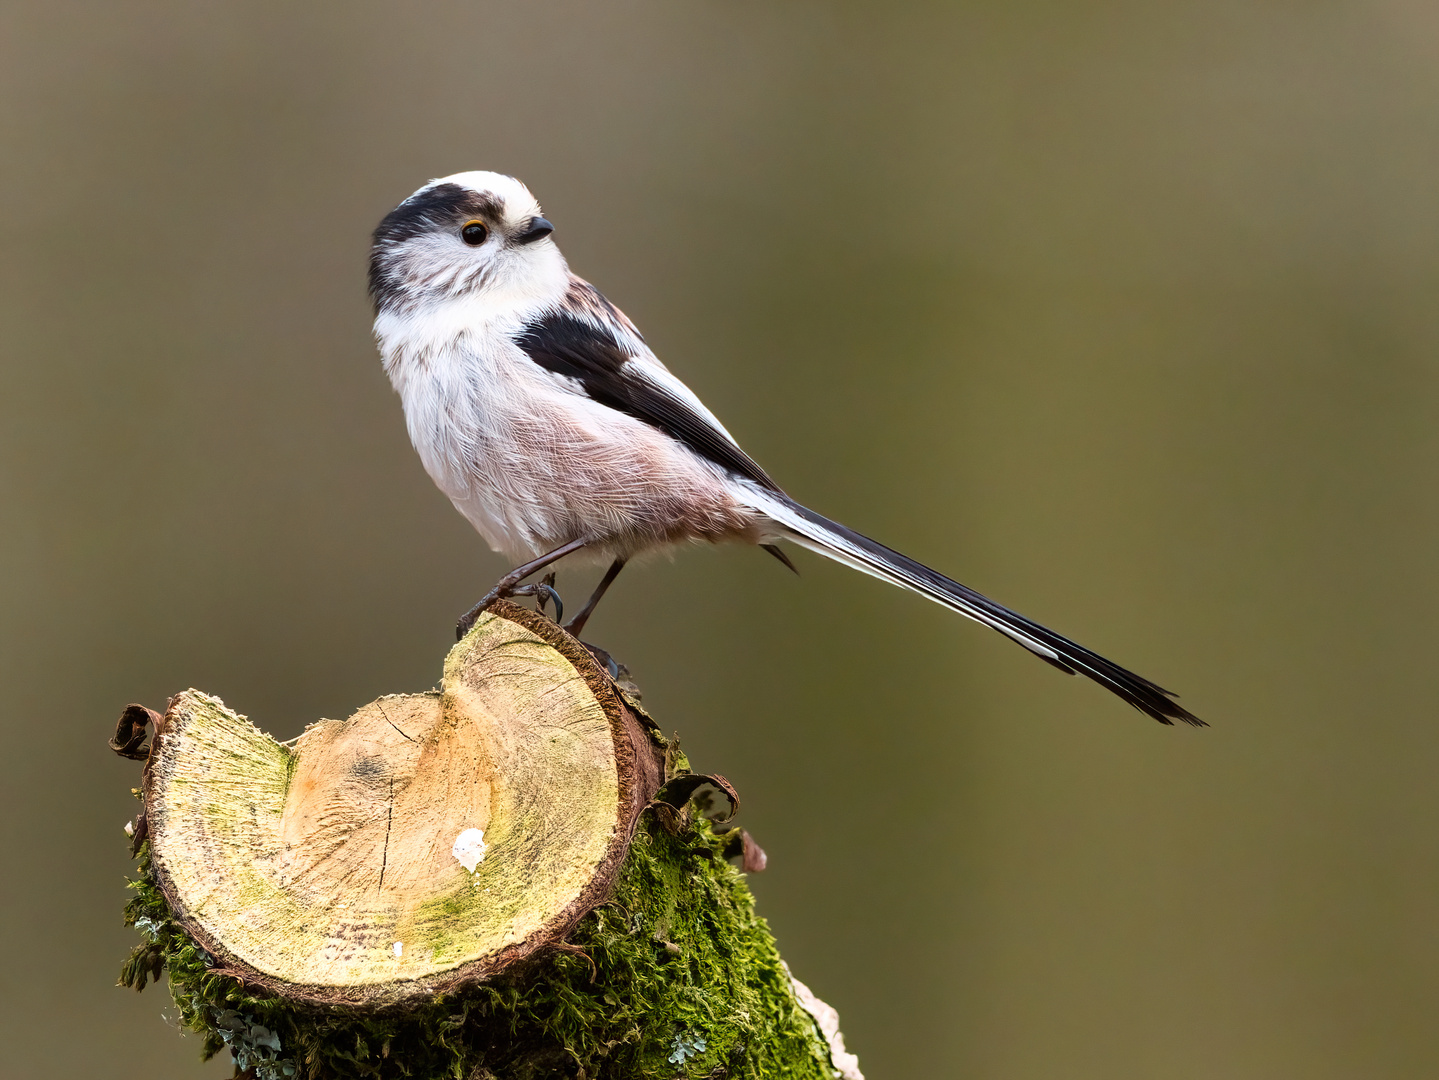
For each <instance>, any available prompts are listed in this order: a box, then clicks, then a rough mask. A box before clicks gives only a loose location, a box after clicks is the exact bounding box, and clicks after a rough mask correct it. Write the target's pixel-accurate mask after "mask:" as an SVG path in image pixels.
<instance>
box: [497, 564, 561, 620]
mask: <svg viewBox="0 0 1439 1080" xmlns="http://www.w3.org/2000/svg"><path fill="white" fill-rule="evenodd" d="M554 578H555V575H554V574H551V575H549V577H547V578H546V579H545V580H544V581H537V582H535V583H534V584H533V585H521V586H520V587H519V588H517V589H515V590H514V591H513V592H511V593H510V595H511V596H535V597H538V598H539V609H540V611H541V612H543V611H544V610H545V603H546V602H547V601H549V602H552V603H553V604H554V605H555V617H554V620H553V621H554V622H555V623H557V624H558V623H559V621H560V620H561V619H563V618H564V617H565V603H564V601H563V600H561V599H560V594H559V593H558V592H556V591H555V586H554Z"/></svg>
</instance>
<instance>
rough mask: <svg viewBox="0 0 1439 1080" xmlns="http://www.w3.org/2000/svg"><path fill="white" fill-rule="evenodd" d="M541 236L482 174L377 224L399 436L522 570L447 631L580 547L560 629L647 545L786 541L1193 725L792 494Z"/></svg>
mask: <svg viewBox="0 0 1439 1080" xmlns="http://www.w3.org/2000/svg"><path fill="white" fill-rule="evenodd" d="M553 231H554V229H553V226H552V225H551V224H550V223H549V222H548V221H546V220H545V218H544V216H543V215H542V214H541V212H540V206H539V203H537V202H536V201H535V198H534V196H533V195H531V194H530V192H529V190H528V189H527V188H526V187H525V186H524V185H523V184H521V183H520V182H519V181H518V180H515V179H513V178H512V177H509V176H502V175H500V174H498V173H492V172H466V173H457V174H456V175H454V176H449V177H445V178H444V179H442V180H435V181H432V182H431V183H429V184H426V185H425V186H424V187H422V188H421V189H420V190H419V191H417V192H415V194H413V195H411V196H410V197H409V198H408V199H406V200H405V201H404V202H402V203H401V204H400V205H399V206H397V207H396V208H395V209H394V210H393V211H391V212H390V213H389V214H388V215H387V216H386V217H385V219H384V220H383V221H382V222H380V225H379V227H378V228H377V229H376V230H375V237H374V246H373V248H372V249H371V254H370V294H371V296H372V297H373V299H374V302H375V312H376V315H375V337H376V338H377V340H378V341H379V346H380V353H381V355H382V357H383V359H384V366H385V371H386V372H387V373H388V374H389V377H390V381H391V382H392V383H393V384H394V387H395V389H396V391H398V392H399V395H400V399H401V400H402V401H403V402H404V409H405V423H406V425H407V426H408V428H409V432H410V439H411V440H412V441H413V442H414V444H415V449H416V450H418V451H419V453H420V459H421V460H422V461H423V462H424V465H425V469H426V470H427V471H428V472H429V474H430V476H431V477H433V478H434V481H435V483H436V484H438V485H439V487H440V489H441V490H442V491H443V492H444V493H445V494H446V495H448V496H449V497H450V499H451V500H452V501H453V502H454V504H455V506H456V508H458V509H459V511H460V513H462V514H464V516H465V517H466V518H468V519H469V521H470V523H471V524H472V525H474V527H475V528H476V529H477V530H479V532H480V535H482V536H483V537H484V538H485V539H486V540H487V541H489V543H490V546H491V547H492V548H494V549H495V550H496V551H500V552H503V553H504V554H506V555H508V556H509V557H510V558H512V559H514V560H516V561H519V560H528V561H525V562H523V563H522V564H521V565H520V566H517V567H516V568H515V569H514V570H513V571H511V572H510V573H509V574H507V575H506V576H505V577H503V578H501V579H500V581H499V583H498V584H497V585H496V587H495V589H493V590H491V592H490V594H489V595H487V596H486V597H485V598H484V600H482V601H481V602H480V604H477V605H476V606H475V608H473V609H471V611H470V612H469V613H468V614H467V615H466V616H465V618H464V619H462V620H461V624H460V631H461V632H463V631H464V630H465V629H466V628H468V626H469V625H470V623H471V622H473V620H474V618H475V617H476V616H477V615H478V613H479V610H480V609H481V608H482V607H483V605H484V604H485V603H487V602H489V600H491V599H492V598H493V597H495V596H499V595H512V594H514V593H515V592H517V591H525V592H533V590H534V587H533V586H528V587H521V586H520V582H521V581H523V580H524V579H525V578H526V577H529V576H530V575H532V574H535V573H536V572H538V571H539V570H541V569H543V568H544V567H546V566H548V565H550V564H551V563H553V562H555V561H557V560H558V559H560V558H563V557H564V556H565V555H568V554H571V553H572V552H576V551H579V550H580V549H584V551H585V552H587V553H590V554H598V555H600V556H602V557H603V558H607V559H609V560H611V564H610V567H609V570H608V572H607V573H606V574H605V576H604V578H603V580H602V581H601V582H600V585H599V588H598V589H596V590H595V594H594V596H592V597H591V598H590V600H589V602H588V603H587V604H586V605H585V607H584V609H583V610H582V611H581V612H580V613H579V614H578V615H576V616H575V617H574V619H573V620H572V621H571V622H570V623H569V626H568V628H569V629H570V631H571V632H572V633H578V632H579V630H580V629H581V628H582V627H583V626H584V623H585V620H586V619H587V618H588V617H589V615H590V613H591V612H592V611H593V610H594V606H595V604H596V603H597V602H598V600H599V598H600V596H601V595H602V594H603V593H604V591H605V589H606V588H608V587H609V585H610V584H611V583H612V582H613V581H614V579H615V576H616V575H617V574H618V573H619V572H620V569H621V568H622V567H623V566H624V564H625V562H626V560H628V559H631V558H633V557H634V556H636V555H638V554H640V553H642V552H646V551H650V550H653V549H657V548H663V547H667V546H669V545H673V544H679V543H683V542H685V541H697V540H708V541H720V540H738V541H742V542H744V543H749V544H757V545H759V546H761V547H764V548H766V549H767V550H769V551H770V552H771V553H772V554H774V555H776V556H777V557H778V558H780V559H781V560H782V561H783V562H785V563H786V564H787V565H788V564H789V559H788V558H787V557H786V556H785V554H784V553H783V552H782V551H781V550H780V548H778V547H777V546H775V545H776V544H777V542H778V541H781V540H788V541H791V542H793V543H796V544H799V545H800V546H801V547H806V548H809V549H810V550H811V551H815V552H818V553H819V554H821V555H824V556H825V557H826V558H830V559H834V560H835V561H836V562H841V563H844V564H845V565H846V566H851V567H854V568H855V569H856V570H860V571H863V572H864V573H866V574H870V575H872V576H874V577H877V578H879V579H880V580H882V581H887V582H890V583H891V584H893V585H898V586H900V587H901V588H905V589H911V590H913V591H914V592H917V593H919V594H920V595H922V596H926V597H928V598H929V599H931V600H933V601H935V602H936V603H938V604H942V605H943V606H945V607H947V608H949V609H951V610H952V611H957V612H958V613H959V614H961V615H964V616H965V617H967V618H970V619H973V620H974V621H975V622H979V623H983V624H984V625H985V626H988V627H991V628H993V629H995V630H998V631H999V632H1000V633H1001V634H1005V635H1007V636H1008V637H1010V638H1013V639H1014V640H1015V641H1017V642H1019V644H1021V645H1023V646H1024V647H1025V648H1026V649H1028V650H1029V651H1030V652H1032V653H1034V654H1035V655H1036V656H1038V657H1040V658H1041V659H1043V660H1045V661H1047V662H1048V663H1050V664H1052V665H1053V666H1055V667H1057V668H1059V669H1060V670H1061V671H1065V672H1068V673H1070V674H1074V673H1076V672H1078V673H1082V674H1084V675H1087V676H1088V677H1089V678H1091V679H1093V680H1094V681H1095V682H1097V683H1099V684H1100V685H1101V686H1103V687H1105V688H1106V689H1108V690H1110V691H1112V692H1114V693H1115V694H1118V695H1119V696H1120V697H1121V698H1123V699H1124V700H1125V701H1127V702H1129V703H1130V704H1131V705H1133V706H1134V707H1135V708H1137V709H1139V710H1140V711H1141V712H1144V713H1146V714H1148V715H1149V716H1152V717H1153V718H1154V719H1155V720H1158V721H1159V722H1160V723H1163V724H1168V723H1171V722H1172V721H1174V720H1182V721H1184V722H1185V723H1187V724H1195V725H1199V724H1201V723H1202V721H1200V720H1199V719H1198V718H1197V717H1195V716H1194V715H1192V714H1191V713H1190V712H1189V711H1188V710H1186V709H1184V708H1182V707H1181V706H1180V705H1178V704H1177V703H1176V702H1174V701H1173V700H1171V698H1172V697H1173V695H1172V694H1170V692H1169V691H1167V690H1164V689H1163V688H1162V687H1159V686H1156V685H1155V684H1154V683H1152V682H1150V681H1149V680H1148V679H1144V678H1141V677H1140V676H1138V675H1135V674H1134V673H1133V672H1130V671H1126V670H1125V669H1124V668H1122V667H1120V666H1119V665H1117V664H1114V663H1111V662H1110V661H1108V660H1106V659H1104V658H1103V657H1101V656H1098V655H1097V654H1095V653H1092V652H1090V651H1089V650H1088V649H1086V648H1084V647H1082V646H1080V645H1076V644H1075V643H1074V642H1072V641H1070V640H1069V639H1068V638H1065V637H1062V636H1061V635H1059V634H1056V633H1055V632H1054V631H1053V630H1049V629H1046V628H1045V627H1043V626H1040V625H1039V624H1038V623H1036V622H1032V621H1031V620H1029V619H1026V618H1025V617H1024V616H1023V615H1019V614H1016V613H1015V612H1013V611H1010V610H1009V609H1008V608H1005V607H1002V606H1000V605H999V604H996V603H995V602H994V601H992V600H990V599H988V598H987V597H984V596H981V595H980V594H979V593H977V592H975V591H974V590H973V589H970V588H968V587H966V586H964V585H961V584H959V583H958V582H956V581H951V580H950V579H949V578H947V577H945V576H944V575H943V574H939V573H936V572H935V571H934V570H931V569H930V568H929V567H927V566H924V565H922V564H920V563H917V562H915V561H914V560H913V559H909V558H906V557H905V556H904V555H901V554H900V553H899V552H897V551H892V550H891V549H889V548H887V547H885V546H884V545H882V544H878V543H876V542H875V541H873V540H871V539H869V538H868V537H866V536H861V535H860V534H859V533H857V532H854V531H853V530H852V529H847V528H845V526H843V525H840V524H838V523H836V522H833V521H830V520H828V519H827V518H824V517H821V516H820V515H819V514H816V513H815V512H814V511H813V510H809V509H807V508H805V507H803V506H801V505H800V504H799V503H797V502H795V501H794V499H792V498H790V497H789V496H788V495H786V494H785V493H784V491H783V490H781V489H780V486H779V485H778V484H776V483H775V482H774V481H773V480H771V479H770V477H769V475H768V474H767V473H766V472H765V471H764V470H763V469H762V468H760V467H759V465H757V464H756V463H755V461H754V460H753V459H752V458H751V457H750V456H749V455H748V454H746V453H745V452H744V451H743V450H741V449H740V447H739V445H738V444H737V443H736V442H735V440H734V439H733V438H732V437H731V436H730V434H729V432H728V431H726V430H725V429H724V427H723V425H721V424H720V422H719V421H718V420H717V419H715V417H714V415H713V414H711V413H710V411H709V410H708V409H706V408H705V407H704V405H703V404H702V403H701V402H700V400H699V398H697V397H696V396H695V395H694V393H692V392H691V391H690V389H689V387H687V386H685V385H684V383H682V382H680V381H679V379H677V378H675V377H674V376H673V375H671V374H670V372H669V371H668V369H666V368H665V366H664V365H663V364H662V363H660V361H659V360H658V359H657V358H656V357H655V354H654V353H653V352H651V351H650V349H649V346H647V345H646V344H645V342H644V339H643V338H642V337H641V336H640V333H639V331H638V330H636V329H635V327H634V324H633V323H631V322H630V321H629V319H627V318H626V317H625V316H624V314H623V313H621V312H620V311H619V309H618V308H616V307H615V306H614V305H613V304H611V303H610V302H609V301H608V300H606V299H605V298H604V297H603V296H601V295H600V293H599V292H598V291H597V290H596V289H595V288H594V286H592V285H590V284H589V283H588V282H586V281H583V280H581V279H580V278H578V277H576V276H575V275H574V274H572V273H570V271H569V267H568V266H567V265H566V263H565V259H564V256H563V255H561V254H560V249H559V248H558V247H556V246H555V243H554V241H553V240H552V239H551V238H550V234H551V233H552V232H553ZM791 568H792V567H791Z"/></svg>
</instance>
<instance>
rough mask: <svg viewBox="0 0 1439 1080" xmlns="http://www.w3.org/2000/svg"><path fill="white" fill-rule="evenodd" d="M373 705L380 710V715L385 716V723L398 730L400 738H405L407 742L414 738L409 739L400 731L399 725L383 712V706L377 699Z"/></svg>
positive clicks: (412, 740)
mask: <svg viewBox="0 0 1439 1080" xmlns="http://www.w3.org/2000/svg"><path fill="white" fill-rule="evenodd" d="M375 707H376V708H377V709H379V710H380V715H381V716H383V717H384V718H385V723H387V724H389V725H390V727H392V728H394V729H395V730H396V731H399V732H400V738H402V739H405V740H406V741H408V742H414V741H415V740H414V739H411V738H410V737H409V736H408V735H406V734H405V733H404V732H403V731H400V725H399V724H397V723H395V722H394V721H393V720H391V719H390V714H389V713H387V712H385V707H384V706H383V705H381V704H380V703H379V702H378V701H377V702H375Z"/></svg>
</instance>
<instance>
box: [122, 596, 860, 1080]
mask: <svg viewBox="0 0 1439 1080" xmlns="http://www.w3.org/2000/svg"><path fill="white" fill-rule="evenodd" d="M147 723H153V724H154V728H155V734H154V737H153V739H152V741H151V745H150V746H149V747H148V748H146V747H144V746H143V745H142V743H143V733H144V729H145V726H146V724H147ZM111 745H112V747H113V748H114V749H115V750H116V751H117V752H118V753H120V754H122V755H123V756H128V757H139V758H144V759H145V760H146V766H145V774H144V783H143V787H142V789H141V797H142V800H143V803H144V811H143V813H142V815H141V817H140V819H139V820H138V822H137V825H138V830H137V831H136V833H135V837H134V839H135V846H136V849H137V851H138V852H139V853H140V855H141V857H142V869H143V873H142V877H141V879H140V880H139V881H138V882H137V883H136V888H137V890H138V892H139V896H138V897H137V899H136V900H134V901H132V903H131V906H130V909H129V917H130V921H131V922H132V923H134V924H135V925H136V926H138V927H139V928H140V929H141V930H142V931H143V932H144V933H145V935H146V942H145V944H144V945H142V946H141V948H140V949H139V950H137V951H136V954H135V956H134V957H132V959H131V962H130V964H129V965H127V968H126V972H125V975H124V976H123V978H122V981H124V982H126V983H127V984H129V985H135V986H136V987H137V988H139V987H143V985H144V983H145V981H146V979H147V978H148V977H156V976H157V975H158V973H159V970H160V969H161V968H162V967H163V968H165V969H166V970H167V971H168V974H169V977H170V984H171V992H172V994H173V995H174V996H175V1000H176V1002H177V1003H178V1004H179V1006H180V1010H181V1017H182V1020H183V1021H184V1022H185V1023H186V1024H188V1025H189V1026H191V1027H193V1028H195V1029H197V1030H199V1031H201V1032H203V1033H204V1034H205V1035H206V1039H207V1050H208V1051H209V1052H215V1051H218V1050H220V1049H221V1048H224V1047H228V1048H229V1049H230V1050H231V1051H232V1052H233V1053H234V1054H235V1056H236V1060H237V1065H238V1066H239V1067H240V1068H241V1069H245V1070H248V1071H246V1072H245V1073H244V1075H247V1076H254V1077H256V1078H259V1080H282V1078H287V1077H300V1078H317V1080H318V1078H325V1077H348V1076H356V1077H358V1076H373V1077H384V1076H390V1075H394V1076H430V1075H434V1076H440V1075H445V1076H457V1077H474V1078H476V1080H479V1078H482V1077H510V1076H513V1077H530V1076H534V1077H538V1076H585V1077H588V1078H590V1080H594V1078H596V1077H599V1076H614V1077H626V1078H627V1080H629V1078H634V1077H648V1076H655V1077H660V1076H664V1077H674V1076H686V1075H694V1076H712V1077H721V1076H735V1077H738V1076H745V1075H756V1076H758V1075H770V1074H771V1073H772V1072H773V1073H774V1074H776V1075H792V1076H796V1077H801V1076H803V1077H809V1076H814V1077H825V1078H829V1077H832V1076H835V1075H845V1076H852V1077H858V1075H859V1074H858V1070H857V1067H856V1066H855V1064H854V1060H853V1058H852V1056H850V1055H847V1054H845V1053H844V1052H843V1044H842V1040H841V1039H840V1036H839V1035H838V1029H837V1026H836V1024H835V1022H834V1020H833V1010H829V1009H828V1007H827V1006H823V1004H822V1003H819V1002H817V1001H816V999H814V998H813V995H811V994H810V993H809V992H808V990H806V989H805V988H803V987H802V986H801V985H800V984H798V983H796V982H794V980H793V979H792V978H791V977H790V975H789V972H788V969H787V968H786V967H784V965H783V963H782V962H781V961H780V960H779V956H778V953H777V952H776V951H775V950H774V945H773V941H772V939H771V938H770V936H769V934H768V931H767V929H766V928H765V926H764V923H763V922H762V921H761V920H759V919H757V918H755V916H754V914H753V904H752V900H751V898H750V896H749V893H748V889H747V888H746V887H745V886H744V880H743V877H742V876H741V875H740V874H739V873H737V872H736V871H735V870H734V869H732V868H731V867H730V866H728V865H727V864H726V862H725V857H726V856H728V855H731V854H732V855H734V856H736V857H737V858H740V859H741V860H742V862H743V866H744V868H745V869H746V870H754V869H758V868H761V867H762V866H763V863H764V853H763V851H761V850H760V849H759V848H758V846H757V845H755V844H754V843H753V841H752V840H751V839H750V838H749V837H748V835H747V834H745V833H743V832H742V831H741V830H738V829H732V830H730V831H729V832H725V833H717V832H716V831H715V830H714V829H713V828H712V827H711V825H710V822H709V821H708V820H706V818H705V817H704V816H703V815H702V814H701V813H699V812H697V810H698V808H699V806H700V804H701V802H703V800H704V796H705V793H706V792H708V793H709V794H710V795H718V796H722V798H723V799H725V800H729V801H732V802H734V804H735V808H737V799H736V798H735V796H734V793H733V789H732V788H730V787H729V785H728V784H727V783H726V782H725V781H724V780H723V778H722V777H714V778H705V777H698V776H696V775H695V774H692V773H689V772H688V770H687V766H686V764H685V762H684V759H683V757H682V756H680V755H679V754H678V749H677V746H672V745H669V744H667V743H666V741H665V740H664V739H663V738H662V737H661V736H660V735H659V733H658V730H657V729H656V728H655V727H654V725H653V722H652V721H650V720H649V718H648V717H647V716H646V715H645V714H644V712H643V710H642V709H641V708H640V707H639V705H638V700H637V698H635V697H633V696H630V695H628V694H627V692H626V691H625V690H622V689H621V688H620V686H619V685H617V684H616V683H615V681H614V680H613V679H611V678H610V676H609V675H608V674H607V673H606V672H605V671H604V670H603V669H602V668H601V667H600V666H599V664H597V663H596V661H595V659H594V657H593V656H592V655H591V653H590V652H589V650H588V649H587V648H586V647H585V646H583V645H581V644H580V643H579V642H578V641H576V640H575V639H574V638H571V637H570V636H569V635H567V634H565V633H564V632H563V631H562V630H560V629H559V628H558V627H557V626H555V625H554V624H553V623H552V622H550V621H549V620H548V619H546V618H545V617H544V616H543V615H540V614H537V613H535V612H532V611H529V610H527V609H524V608H521V607H519V606H518V605H515V604H512V603H509V602H507V601H498V602H496V603H495V604H494V605H492V606H491V607H490V608H489V609H488V610H487V611H486V612H485V613H484V614H483V615H482V616H481V618H480V619H479V620H478V621H477V622H476V624H475V627H474V628H473V629H472V630H471V631H470V633H469V634H467V635H466V637H465V639H464V640H463V641H462V642H460V643H459V644H458V645H456V646H455V648H454V649H453V650H452V651H451V653H450V655H449V657H448V658H447V660H446V662H445V667H444V678H443V681H442V683H441V686H440V688H439V690H437V691H434V692H431V693H424V694H410V695H395V696H389V697H383V698H380V699H379V700H377V701H375V702H372V703H371V704H369V705H367V706H365V707H364V708H362V709H360V710H359V711H358V712H357V713H355V714H354V715H353V716H351V717H350V718H349V719H348V720H344V721H335V720H323V721H321V722H319V723H317V724H315V725H312V726H311V727H310V728H309V729H307V730H306V731H305V733H304V734H303V735H301V736H300V737H299V739H297V740H295V742H294V743H293V744H292V745H285V744H280V743H277V742H275V741H274V740H273V739H271V738H270V737H269V736H268V735H266V734H264V733H263V732H261V731H260V730H259V729H257V728H256V727H254V726H253V725H251V724H250V723H249V721H248V720H246V719H245V718H244V717H243V716H239V715H237V714H235V713H233V712H231V711H230V710H229V709H227V708H226V707H225V706H224V704H223V703H222V702H220V701H219V700H217V699H216V698H213V697H210V696H208V695H206V694H203V693H200V692H198V691H195V690H189V691H186V692H184V693H183V694H180V695H178V696H177V697H175V698H173V699H172V700H171V701H170V703H169V706H168V708H167V710H166V712H165V714H164V715H163V716H160V715H158V714H155V713H151V712H149V710H145V709H142V708H140V707H138V706H132V707H131V708H130V709H129V710H127V711H126V714H125V716H124V717H122V720H121V724H120V728H119V730H118V731H117V734H116V738H115V740H114V741H112V743H111ZM147 750H148V752H147ZM697 796H698V798H696V797H697ZM692 800H696V801H694V802H692ZM650 806H654V807H655V808H656V810H655V812H654V813H648V814H647V813H645V811H646V809H647V807H650ZM826 1010H827V1011H826ZM701 1069H702V1070H703V1071H699V1070H701ZM836 1070H839V1071H838V1072H837V1071H836Z"/></svg>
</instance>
